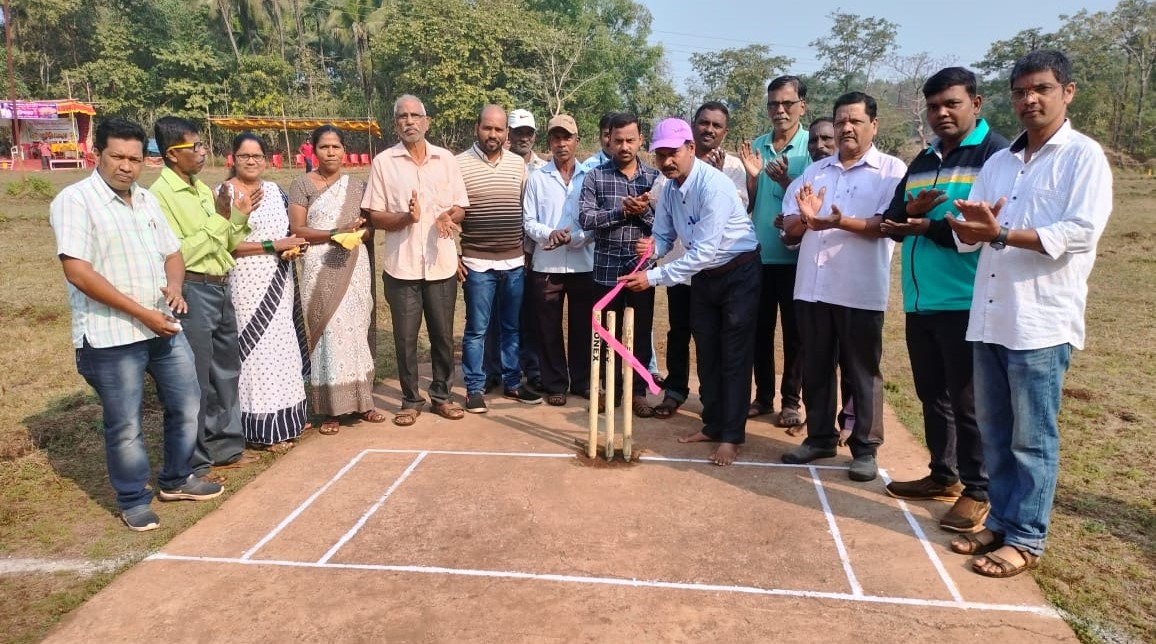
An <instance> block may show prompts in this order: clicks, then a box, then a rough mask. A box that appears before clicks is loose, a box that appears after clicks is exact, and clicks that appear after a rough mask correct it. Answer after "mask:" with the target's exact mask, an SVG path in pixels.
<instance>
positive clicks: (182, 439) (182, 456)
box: [76, 333, 201, 510]
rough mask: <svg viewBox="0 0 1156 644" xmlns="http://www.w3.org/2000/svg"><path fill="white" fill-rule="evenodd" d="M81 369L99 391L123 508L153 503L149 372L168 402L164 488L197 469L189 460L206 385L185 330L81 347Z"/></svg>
mask: <svg viewBox="0 0 1156 644" xmlns="http://www.w3.org/2000/svg"><path fill="white" fill-rule="evenodd" d="M76 370H77V372H78V373H80V375H81V376H83V377H84V379H85V380H86V381H88V384H89V385H91V386H92V388H93V389H95V390H96V395H97V396H99V397H100V403H101V406H102V407H103V408H104V450H105V458H106V460H107V462H108V478H109V481H110V482H111V483H112V487H113V489H114V490H116V504H117V506H118V507H120V508H121V509H122V510H124V509H128V508H132V507H136V506H138V505H147V504H148V503H149V502H151V501H152V497H153V493H152V490H150V489H148V488H147V487H146V485H147V484H148V482H149V471H150V470H149V458H148V452H147V451H146V450H145V442H144V435H143V433H142V431H141V396H142V395H143V393H144V375H145V373H146V372H147V373H148V374H149V375H151V376H152V377H153V380H154V381H155V382H156V384H157V394H158V396H159V397H160V399H161V404H162V405H163V406H164V409H165V415H164V467H162V468H161V471H160V473H159V474H158V475H157V484H158V486H159V487H160V488H161V489H162V490H171V489H175V488H178V487H180V486H181V485H183V484H184V483H185V480H186V479H188V477H189V474H191V473H192V467H191V466H190V464H189V458H190V457H191V456H192V455H193V446H194V445H195V444H196V442H197V412H198V410H199V409H200V407H201V388H200V386H199V385H198V384H197V368H196V365H195V364H194V362H193V350H192V349H190V348H189V342H188V340H186V339H185V335H184V334H183V333H178V334H177V335H175V336H172V337H169V338H153V339H151V340H143V341H141V342H134V343H132V344H125V345H121V346H118V347H108V348H104V349H97V348H94V347H92V346H90V345H89V344H88V342H87V341H86V342H85V343H84V346H83V347H82V348H80V349H77V350H76Z"/></svg>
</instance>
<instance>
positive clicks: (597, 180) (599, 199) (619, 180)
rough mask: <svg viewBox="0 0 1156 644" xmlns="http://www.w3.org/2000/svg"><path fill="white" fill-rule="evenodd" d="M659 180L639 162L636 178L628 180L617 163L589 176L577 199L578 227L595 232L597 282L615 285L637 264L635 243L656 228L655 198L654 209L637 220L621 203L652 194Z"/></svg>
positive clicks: (596, 170)
mask: <svg viewBox="0 0 1156 644" xmlns="http://www.w3.org/2000/svg"><path fill="white" fill-rule="evenodd" d="M657 178H658V170H655V169H654V168H652V167H650V166H648V165H646V164H644V163H642V162H641V161H639V162H638V169H637V170H636V171H635V173H634V176H633V177H630V178H628V177H627V176H626V175H625V174H622V171H621V170H619V169H618V166H616V165H615V164H614V161H608V162H606V163H604V164H602V165H600V166H598V167H596V168H594V169H592V170H589V171H588V172H587V173H586V179H585V180H584V181H583V182H582V194H581V196H580V197H579V199H578V224H579V225H580V226H582V229H583V230H592V231H594V281H595V282H597V283H599V284H601V285H603V286H613V285H614V284H615V283H617V281H618V277H619V276H620V275H626V274H628V273H630V271H632V270H634V266H635V265H636V264H638V255H637V254H636V253H635V252H634V242H636V241H638V239H639V238H640V237H646V236H649V235H650V231H651V228H652V227H653V226H654V201H655V200H654V197H656V196H657V195H651V200H650V203H651V206H650V207H649V208H647V209H646V212H645V213H643V214H642V215H639V216H637V217H627V216H626V214H625V213H624V212H623V211H622V200H623V199H624V198H626V197H628V196H630V197H637V196H638V195H640V194H642V193H644V192H649V191H650V189H651V187H652V186H654V181H655V179H657Z"/></svg>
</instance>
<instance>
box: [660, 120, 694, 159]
mask: <svg viewBox="0 0 1156 644" xmlns="http://www.w3.org/2000/svg"><path fill="white" fill-rule="evenodd" d="M693 140H694V133H693V132H691V131H690V124H689V123H687V122H686V121H684V120H682V119H663V120H662V122H660V123H659V124H658V127H656V128H654V136H653V139H652V140H651V142H650V151H651V152H654V151H655V150H657V149H658V148H681V147H682V145H683V144H684V143H686V142H687V141H693Z"/></svg>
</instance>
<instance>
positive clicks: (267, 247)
mask: <svg viewBox="0 0 1156 644" xmlns="http://www.w3.org/2000/svg"><path fill="white" fill-rule="evenodd" d="M261 248H264V249H265V252H266V253H269V254H270V255H272V254H274V253H276V252H277V249H276V248H275V247H274V246H273V242H272V241H270V240H268V239H266V240H265V241H263V242H261Z"/></svg>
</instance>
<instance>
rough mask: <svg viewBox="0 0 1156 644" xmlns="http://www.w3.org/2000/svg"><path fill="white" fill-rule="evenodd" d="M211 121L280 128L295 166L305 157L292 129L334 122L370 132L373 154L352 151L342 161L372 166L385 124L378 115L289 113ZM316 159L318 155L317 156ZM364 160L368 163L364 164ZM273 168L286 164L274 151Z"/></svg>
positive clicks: (226, 126) (229, 126)
mask: <svg viewBox="0 0 1156 644" xmlns="http://www.w3.org/2000/svg"><path fill="white" fill-rule="evenodd" d="M209 123H210V124H211V125H215V126H217V127H219V128H221V129H222V130H231V131H240V132H244V131H249V130H280V131H281V133H282V134H284V136H285V150H286V151H287V152H288V153H289V155H290V156H289V160H290V161H291V162H292V161H293V159H296V161H295V162H293V165H295V166H297V165H302V164H303V161H302V159H303V157H302V155H301V154H295V153H294V151H293V146H291V145H290V142H289V130H294V131H302V130H304V131H312V130H315V129H317V128H319V127H321V126H322V125H332V126H334V127H338V128H341V129H342V130H344V131H345V132H366V133H368V134H369V137H370V139H369V141H370V142H369V146H370V150H369V154H364V153H363V154H361V155H358V154H355V153H349V154H346V155H345V157H346V158H345V159H344V160H343V161H342V164H343V165H368V163H369V157H370V156H372V154H373V139H374V137H376V138H381V126H380V125H378V123H377V119H375V118H368V117H367V118H326V117H299V116H295V117H287V116H209ZM209 137H210V140H209V145H210V147H212V130H211V129H210V131H209ZM232 159H233V155H231V154H230V155H228V158H227V160H226V164H227V165H231V164H232ZM314 159H315V160H316V157H314ZM361 159H364V160H365V162H364V163H361V161H360V160H361ZM272 164H273V167H276V168H280V167H281V165H282V155H281V154H277V153H274V154H273V156H272Z"/></svg>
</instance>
